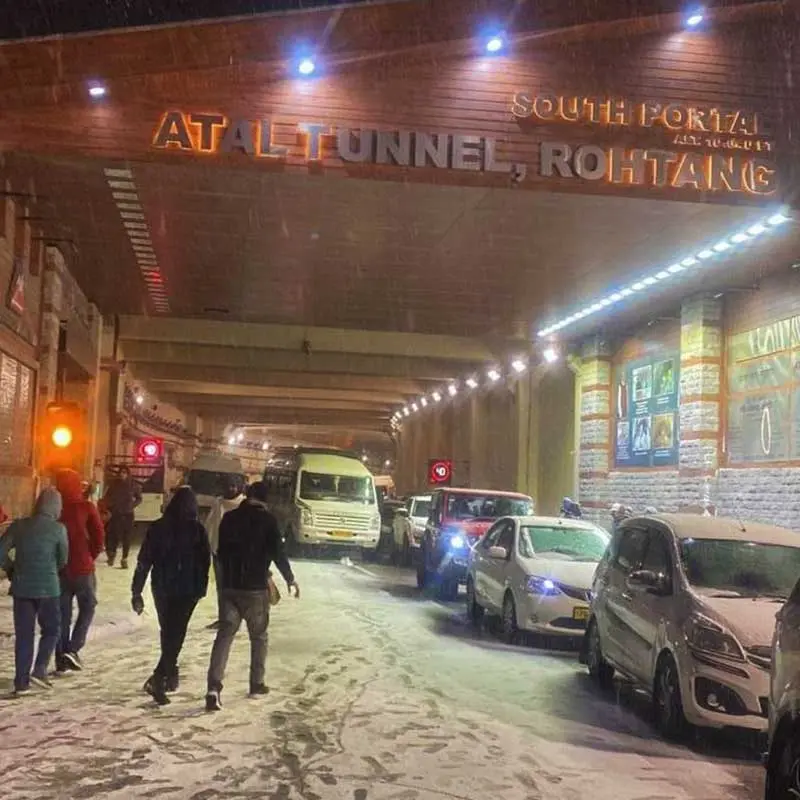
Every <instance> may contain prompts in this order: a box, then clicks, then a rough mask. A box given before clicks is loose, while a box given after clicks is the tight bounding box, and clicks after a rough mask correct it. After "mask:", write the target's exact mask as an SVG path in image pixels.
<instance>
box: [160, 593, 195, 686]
mask: <svg viewBox="0 0 800 800" xmlns="http://www.w3.org/2000/svg"><path fill="white" fill-rule="evenodd" d="M154 600H155V604H156V612H157V614H158V624H159V627H160V628H161V658H160V659H159V662H158V664H157V665H156V668H155V670H154V672H153V674H154V675H155V676H156V677H158V678H164V679H167V678H171V677H173V676H175V675H177V674H178V656H179V655H180V654H181V649H182V648H183V642H184V639H186V630H187V628H188V627H189V620H191V618H192V614H193V613H194V609H195V606H196V605H197V598H196V597H163V596H162V597H156V598H154Z"/></svg>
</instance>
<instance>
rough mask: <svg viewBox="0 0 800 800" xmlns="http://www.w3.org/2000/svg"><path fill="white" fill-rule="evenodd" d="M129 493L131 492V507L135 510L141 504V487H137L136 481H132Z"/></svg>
mask: <svg viewBox="0 0 800 800" xmlns="http://www.w3.org/2000/svg"><path fill="white" fill-rule="evenodd" d="M131 491H132V492H133V507H134V508H137V507H138V506H140V505H141V504H142V487H141V486H139V483H138V482H137V481H133V487H132V489H131Z"/></svg>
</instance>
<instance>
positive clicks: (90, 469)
mask: <svg viewBox="0 0 800 800" xmlns="http://www.w3.org/2000/svg"><path fill="white" fill-rule="evenodd" d="M89 324H90V325H91V328H92V330H91V340H92V341H93V342H94V344H95V347H96V353H95V356H96V358H95V364H94V368H95V369H94V375H93V376H92V377H91V378H90V379H89V386H88V391H87V398H88V402H87V411H88V413H87V425H88V435H87V437H86V440H87V441H86V469H85V471H86V473H87V475H89V476H90V477H92V478H93V479H95V480H98V476H97V475H96V474H95V473H96V472H97V470H98V468H102V463H103V457H104V456H105V453H103V452H100V450H99V448H98V428H99V420H100V417H101V415H102V409H101V403H102V400H103V398H102V396H101V369H100V361H101V341H102V337H103V317H102V316H101V314H100V310H99V309H98V308H97V306H95V305H93V304H92V305H90V306H89Z"/></svg>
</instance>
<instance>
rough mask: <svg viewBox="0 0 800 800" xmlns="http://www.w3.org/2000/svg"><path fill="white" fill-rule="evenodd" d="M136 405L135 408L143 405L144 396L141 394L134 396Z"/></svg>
mask: <svg viewBox="0 0 800 800" xmlns="http://www.w3.org/2000/svg"><path fill="white" fill-rule="evenodd" d="M136 405H137V406H141V405H144V395H143V394H141V393H140V394H137V395H136Z"/></svg>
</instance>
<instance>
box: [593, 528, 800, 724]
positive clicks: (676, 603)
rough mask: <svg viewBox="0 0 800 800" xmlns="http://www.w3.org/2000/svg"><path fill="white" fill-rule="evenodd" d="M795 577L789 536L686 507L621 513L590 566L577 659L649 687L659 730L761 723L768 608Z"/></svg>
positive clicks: (794, 547)
mask: <svg viewBox="0 0 800 800" xmlns="http://www.w3.org/2000/svg"><path fill="white" fill-rule="evenodd" d="M798 575H800V536H798V535H797V534H796V533H792V532H791V531H787V530H784V529H783V528H777V527H773V526H771V525H761V524H757V523H749V522H747V523H743V522H740V521H738V520H732V519H721V518H714V517H703V516H696V515H690V514H655V515H653V516H650V517H641V518H638V519H631V520H627V521H625V522H624V523H623V524H622V525H621V526H620V528H619V529H618V530H617V532H616V533H615V535H614V538H613V541H612V543H611V546H610V547H609V549H608V553H607V554H606V556H605V557H604V559H603V561H602V563H601V564H600V565H599V567H598V568H597V574H596V576H595V581H594V586H593V588H592V591H593V599H592V615H591V619H590V621H589V628H588V630H587V633H586V639H585V650H584V653H583V659H584V660H585V661H586V663H587V664H588V667H589V672H590V674H591V675H592V676H593V677H595V678H596V679H597V680H598V681H600V682H601V683H603V684H608V683H610V681H611V678H612V677H613V674H614V672H615V671H616V672H618V673H619V674H620V675H621V676H622V677H623V678H625V679H628V680H631V681H633V682H634V683H636V684H638V685H639V686H641V687H642V688H644V689H645V690H646V691H648V692H649V693H650V694H651V695H652V697H653V706H654V714H655V720H656V723H657V725H658V727H659V728H660V729H661V731H662V733H663V734H664V735H665V736H667V737H668V738H679V737H680V736H681V735H682V734H683V733H684V732H685V730H686V728H687V722H688V723H690V724H692V725H697V726H705V727H711V728H725V727H734V728H743V729H749V730H753V731H757V732H763V731H765V730H766V729H767V705H768V700H767V698H768V694H769V673H770V662H771V647H770V643H771V641H772V635H773V630H774V628H775V613H776V611H778V609H779V608H780V604H782V603H783V601H784V600H785V599H786V598H787V597H788V596H789V593H790V592H791V590H792V587H793V586H794V584H795V582H796V581H797V578H798Z"/></svg>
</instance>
